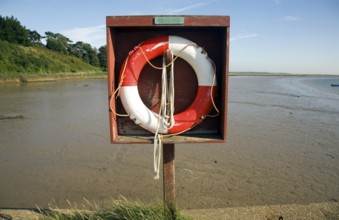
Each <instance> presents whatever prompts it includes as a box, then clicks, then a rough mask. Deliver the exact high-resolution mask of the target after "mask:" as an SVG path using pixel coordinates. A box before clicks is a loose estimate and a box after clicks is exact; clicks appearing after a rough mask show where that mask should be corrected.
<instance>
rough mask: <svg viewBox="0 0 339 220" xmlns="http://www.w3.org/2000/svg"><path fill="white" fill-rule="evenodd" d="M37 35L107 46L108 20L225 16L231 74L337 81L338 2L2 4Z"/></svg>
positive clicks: (27, 0) (53, 0) (36, 0)
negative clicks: (325, 76)
mask: <svg viewBox="0 0 339 220" xmlns="http://www.w3.org/2000/svg"><path fill="white" fill-rule="evenodd" d="M0 15H1V16H14V17H15V18H17V19H18V20H19V21H20V22H21V24H22V25H24V26H25V27H26V28H28V29H30V30H36V31H38V32H39V33H40V34H41V35H44V33H45V32H46V31H51V32H54V33H61V34H63V35H65V36H66V37H68V38H69V39H71V40H72V41H73V42H77V41H83V42H86V43H90V44H91V45H92V46H95V47H96V48H99V47H100V46H102V45H105V44H106V33H105V31H106V29H105V27H106V23H105V22H106V16H123V15H128V16H132V15H228V16H230V20H231V24H230V33H231V38H230V71H231V72H236V71H237V72H241V71H251V72H276V73H297V74H335V75H339V0H205V1H204V0H143V1H141V0H0Z"/></svg>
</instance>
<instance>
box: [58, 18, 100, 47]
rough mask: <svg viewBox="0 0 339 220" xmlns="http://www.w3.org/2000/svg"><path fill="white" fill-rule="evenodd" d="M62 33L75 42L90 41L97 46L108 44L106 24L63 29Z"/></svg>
mask: <svg viewBox="0 0 339 220" xmlns="http://www.w3.org/2000/svg"><path fill="white" fill-rule="evenodd" d="M61 34H63V35H65V36H66V37H68V38H69V39H71V40H72V41H73V42H77V41H82V42H84V43H89V44H91V45H92V46H93V47H96V48H99V47H100V46H103V45H105V44H106V26H105V25H104V24H101V25H98V26H93V27H83V28H72V29H68V30H63V31H61Z"/></svg>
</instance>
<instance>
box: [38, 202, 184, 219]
mask: <svg viewBox="0 0 339 220" xmlns="http://www.w3.org/2000/svg"><path fill="white" fill-rule="evenodd" d="M87 202H88V201H87ZM38 213H40V214H41V216H42V219H46V220H62V219H65V220H66V219H67V220H91V219H93V220H94V219H102V220H106V219H107V220H108V219H109V220H120V219H126V220H127V219H134V220H158V219H163V220H172V219H177V220H188V218H187V217H184V216H183V215H181V214H180V213H179V212H178V211H176V212H175V213H174V216H173V215H172V213H171V212H170V211H169V210H168V209H167V208H165V207H164V206H163V204H145V203H142V202H139V201H134V202H131V201H127V200H126V199H123V200H117V201H113V202H111V203H110V204H108V205H106V206H104V207H99V206H97V205H93V204H91V203H89V202H88V206H83V207H82V208H79V207H77V206H75V207H74V206H72V207H71V209H68V210H60V209H55V208H51V209H39V210H38Z"/></svg>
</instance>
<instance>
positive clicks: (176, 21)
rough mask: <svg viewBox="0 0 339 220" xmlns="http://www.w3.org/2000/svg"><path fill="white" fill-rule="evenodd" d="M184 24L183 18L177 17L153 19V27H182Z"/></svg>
mask: <svg viewBox="0 0 339 220" xmlns="http://www.w3.org/2000/svg"><path fill="white" fill-rule="evenodd" d="M184 22H185V17H179V16H175V17H174V16H161V17H154V24H155V25H183V24H184Z"/></svg>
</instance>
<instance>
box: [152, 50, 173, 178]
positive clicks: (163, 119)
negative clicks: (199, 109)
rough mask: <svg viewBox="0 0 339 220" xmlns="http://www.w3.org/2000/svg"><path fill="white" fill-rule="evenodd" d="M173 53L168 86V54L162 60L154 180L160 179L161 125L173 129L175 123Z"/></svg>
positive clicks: (155, 137)
mask: <svg viewBox="0 0 339 220" xmlns="http://www.w3.org/2000/svg"><path fill="white" fill-rule="evenodd" d="M168 51H169V52H170V53H171V71H170V75H169V85H167V78H168V77H167V68H166V54H167V53H164V55H163V59H162V67H163V68H162V75H161V99H160V100H161V101H160V111H159V115H158V125H157V130H156V132H155V135H154V172H155V173H156V176H155V177H154V179H156V180H158V179H159V173H160V161H161V152H162V147H163V146H162V137H163V136H162V135H160V134H159V128H160V124H161V123H162V124H163V125H164V126H165V127H167V128H171V127H173V125H174V123H175V121H174V62H172V60H173V53H172V52H171V51H170V50H168Z"/></svg>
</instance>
